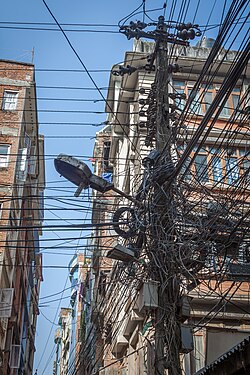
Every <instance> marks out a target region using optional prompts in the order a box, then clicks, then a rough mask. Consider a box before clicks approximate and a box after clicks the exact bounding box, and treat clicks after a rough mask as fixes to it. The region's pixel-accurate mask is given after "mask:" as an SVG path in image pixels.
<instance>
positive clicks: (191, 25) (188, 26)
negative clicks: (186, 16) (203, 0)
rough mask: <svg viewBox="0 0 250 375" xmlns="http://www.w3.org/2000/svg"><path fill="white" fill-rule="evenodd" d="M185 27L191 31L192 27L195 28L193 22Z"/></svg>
mask: <svg viewBox="0 0 250 375" xmlns="http://www.w3.org/2000/svg"><path fill="white" fill-rule="evenodd" d="M185 26H186V27H185V28H186V29H191V27H194V26H193V24H192V23H191V22H188V23H186V25H185Z"/></svg>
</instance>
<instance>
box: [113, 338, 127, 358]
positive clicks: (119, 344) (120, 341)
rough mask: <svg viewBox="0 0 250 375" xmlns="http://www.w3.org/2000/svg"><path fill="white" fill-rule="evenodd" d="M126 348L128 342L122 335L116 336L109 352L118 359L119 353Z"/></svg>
mask: <svg viewBox="0 0 250 375" xmlns="http://www.w3.org/2000/svg"><path fill="white" fill-rule="evenodd" d="M127 347H128V340H127V339H126V338H125V337H124V336H123V335H117V336H116V338H115V340H114V344H113V346H112V349H111V352H112V354H113V355H114V356H115V357H116V358H119V357H120V356H121V353H122V352H123V351H124V350H125V349H126V348H127Z"/></svg>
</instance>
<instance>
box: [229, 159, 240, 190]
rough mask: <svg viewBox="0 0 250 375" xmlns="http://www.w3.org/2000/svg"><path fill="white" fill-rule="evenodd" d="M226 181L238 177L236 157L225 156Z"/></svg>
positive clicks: (230, 182) (231, 182)
mask: <svg viewBox="0 0 250 375" xmlns="http://www.w3.org/2000/svg"><path fill="white" fill-rule="evenodd" d="M226 171H227V181H228V183H229V184H233V182H235V181H237V180H238V179H239V176H240V173H239V166H238V160H237V159H236V158H226Z"/></svg>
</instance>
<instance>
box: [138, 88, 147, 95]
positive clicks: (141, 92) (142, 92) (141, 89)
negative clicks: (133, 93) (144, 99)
mask: <svg viewBox="0 0 250 375" xmlns="http://www.w3.org/2000/svg"><path fill="white" fill-rule="evenodd" d="M145 92H146V91H145V89H144V88H143V87H141V88H140V89H139V94H142V95H143V94H145Z"/></svg>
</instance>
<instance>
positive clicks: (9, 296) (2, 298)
mask: <svg viewBox="0 0 250 375" xmlns="http://www.w3.org/2000/svg"><path fill="white" fill-rule="evenodd" d="M13 294H14V289H13V288H4V289H0V318H10V316H11V310H12V301H13Z"/></svg>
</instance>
